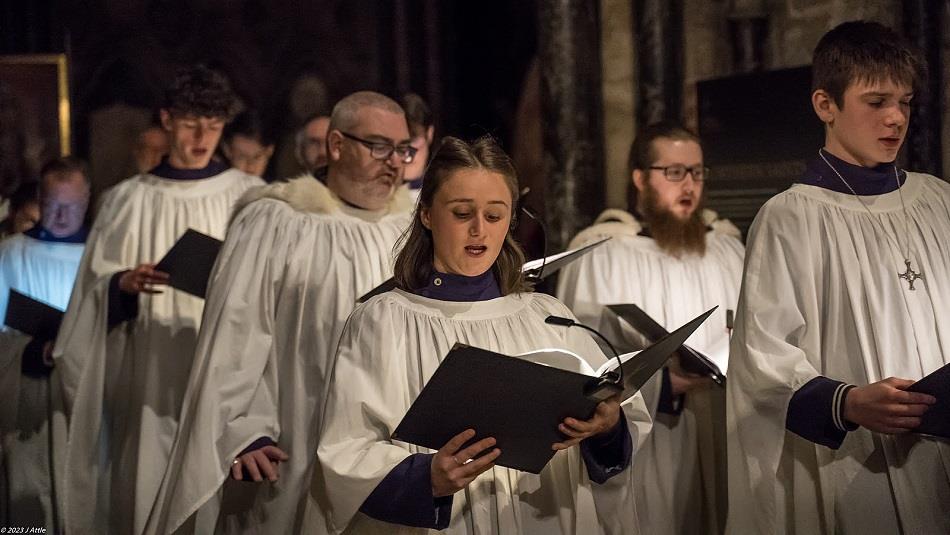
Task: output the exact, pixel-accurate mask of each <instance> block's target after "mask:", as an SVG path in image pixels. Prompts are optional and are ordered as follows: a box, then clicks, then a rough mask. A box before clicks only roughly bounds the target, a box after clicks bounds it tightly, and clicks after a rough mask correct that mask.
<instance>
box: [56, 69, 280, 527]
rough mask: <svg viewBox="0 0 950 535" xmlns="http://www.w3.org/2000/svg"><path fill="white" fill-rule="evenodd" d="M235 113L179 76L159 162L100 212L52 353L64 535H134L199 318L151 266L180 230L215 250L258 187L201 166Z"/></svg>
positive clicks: (160, 469)
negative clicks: (61, 438)
mask: <svg viewBox="0 0 950 535" xmlns="http://www.w3.org/2000/svg"><path fill="white" fill-rule="evenodd" d="M236 104H237V97H236V96H235V94H234V93H233V92H232V90H231V88H230V84H229V83H228V81H227V79H226V78H224V76H223V75H221V74H220V73H217V72H215V71H213V70H210V69H208V68H205V67H195V68H192V69H189V70H187V71H184V72H182V73H181V74H179V75H178V76H177V77H176V78H175V79H174V81H173V82H172V84H171V86H170V87H169V88H168V89H167V90H166V94H165V102H164V105H163V106H162V110H161V120H162V127H163V128H164V129H165V131H166V132H167V134H168V139H169V154H168V157H167V158H164V159H163V160H162V162H161V163H160V164H159V165H158V166H157V167H155V168H154V169H152V170H151V171H149V172H148V173H143V174H140V175H136V176H134V177H132V178H129V179H127V180H125V181H123V182H120V183H119V184H117V185H116V186H115V187H113V188H112V189H110V190H109V191H108V192H107V193H106V195H105V197H104V198H103V200H102V204H101V207H100V209H99V214H98V216H97V217H96V221H95V223H94V224H93V228H92V232H91V233H90V235H89V239H88V242H87V245H86V250H85V253H84V255H83V258H82V262H81V263H80V266H79V272H78V275H77V278H76V284H75V287H74V289H73V294H72V297H71V299H70V302H69V307H68V309H67V311H66V315H65V317H64V319H63V326H62V328H61V329H60V333H59V337H58V338H57V341H56V347H55V349H54V352H53V357H54V361H55V364H56V367H55V369H54V380H55V376H57V375H58V380H59V382H60V385H61V387H62V393H63V396H64V402H65V407H66V409H67V410H66V412H67V415H68V417H69V443H68V447H67V451H66V467H65V470H64V471H63V477H64V480H63V482H62V486H63V489H62V493H61V495H62V498H63V509H64V510H63V517H64V521H65V525H66V527H67V528H68V530H69V532H70V533H123V534H133V535H137V534H139V533H141V532H142V530H143V529H144V523H145V520H146V517H147V516H148V513H149V511H150V510H151V507H152V503H153V502H154V500H155V496H156V494H157V492H158V487H159V484H160V483H161V478H162V475H163V474H164V473H165V466H166V464H167V462H168V454H169V450H170V449H171V444H172V440H173V439H174V438H175V432H176V430H177V427H178V415H179V412H180V410H181V403H182V396H183V394H184V391H185V386H186V385H187V382H188V375H189V372H190V370H191V363H192V355H193V354H194V351H195V343H196V340H197V337H198V327H199V326H200V324H201V314H202V310H203V308H204V300H203V299H201V298H199V297H195V296H193V295H191V294H188V293H185V292H180V291H178V290H175V289H173V288H169V287H164V284H165V283H166V281H167V280H168V275H167V274H165V273H161V272H159V271H157V270H156V269H155V264H154V262H157V261H158V260H159V259H160V258H161V257H162V256H163V255H164V254H165V253H166V252H167V251H168V250H169V249H170V248H171V247H172V245H173V244H174V243H175V241H176V240H177V239H178V238H179V237H180V236H181V235H182V234H184V232H185V231H186V230H188V229H189V228H193V229H195V230H197V231H199V232H203V233H205V234H209V235H211V236H214V237H216V238H219V239H221V238H224V232H225V229H226V226H227V222H228V218H229V217H230V214H231V208H232V206H233V205H234V203H235V202H236V201H237V200H238V198H239V197H240V196H241V195H242V194H243V193H244V192H245V191H246V190H247V189H248V188H250V187H252V186H255V185H262V184H263V182H262V181H261V180H260V179H259V178H257V177H252V176H249V175H247V174H245V173H243V172H241V171H238V170H235V169H230V168H229V167H228V166H227V165H224V164H222V163H220V162H218V161H215V160H214V159H212V155H213V154H214V152H215V148H216V147H217V144H218V141H219V140H220V138H221V131H222V129H223V128H224V125H225V124H226V123H227V122H228V121H229V120H230V119H231V118H232V117H233V116H234V112H235V109H236Z"/></svg>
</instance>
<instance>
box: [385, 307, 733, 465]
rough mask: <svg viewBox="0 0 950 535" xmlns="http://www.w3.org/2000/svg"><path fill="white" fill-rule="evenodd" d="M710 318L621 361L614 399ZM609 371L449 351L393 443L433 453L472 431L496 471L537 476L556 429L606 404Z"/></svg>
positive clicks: (632, 389)
mask: <svg viewBox="0 0 950 535" xmlns="http://www.w3.org/2000/svg"><path fill="white" fill-rule="evenodd" d="M713 310H715V309H713ZM713 310H710V311H708V312H705V313H703V314H701V315H700V316H698V317H697V318H696V319H694V320H692V321H690V322H689V323H687V324H685V325H683V326H682V327H680V328H679V329H677V330H676V331H674V332H673V333H672V334H670V335H668V336H666V337H664V338H663V339H662V340H660V341H658V342H657V343H655V344H653V345H652V346H650V347H648V348H647V349H645V350H643V351H641V352H640V353H638V354H636V355H634V356H633V357H631V358H629V359H628V360H626V361H625V362H624V363H623V377H624V381H623V394H622V396H621V399H627V398H628V397H630V396H632V395H633V394H635V393H636V392H637V390H639V389H640V387H641V386H643V384H644V383H645V382H646V381H647V380H649V378H650V377H651V376H652V375H653V374H654V373H656V370H658V369H659V368H660V367H661V366H662V365H663V363H664V362H666V360H667V359H668V358H669V356H670V355H671V354H672V353H673V351H675V350H676V348H678V347H679V346H680V345H681V344H682V343H683V342H684V341H685V340H686V339H687V338H689V336H690V335H691V334H692V333H693V331H695V330H696V329H697V328H698V327H699V326H700V325H701V324H702V323H703V322H704V321H706V318H708V317H709V315H710V314H712V312H713ZM613 370H616V363H615V365H614V366H612V367H610V368H609V369H608V370H606V371H605V372H604V375H601V376H600V377H593V376H590V375H584V374H582V373H576V372H573V371H566V370H562V369H559V368H554V367H550V366H545V365H543V364H538V363H535V362H531V361H528V360H523V359H521V358H517V357H510V356H507V355H502V354H500V353H494V352H492V351H488V350H485V349H480V348H477V347H471V346H467V345H464V344H456V345H455V346H454V347H453V348H452V350H451V351H450V352H449V354H448V355H446V357H445V359H444V360H443V361H442V363H441V364H440V365H439V367H438V368H437V369H436V371H435V373H433V374H432V377H431V378H430V379H429V381H428V382H427V383H426V385H425V387H423V389H422V392H420V393H419V396H418V397H417V398H416V400H415V401H414V402H413V404H412V406H411V407H410V408H409V411H408V412H407V413H406V415H405V416H404V417H403V419H402V422H400V423H399V426H398V427H396V430H395V432H393V434H392V439H393V440H399V441H402V442H409V443H412V444H416V445H419V446H423V447H426V448H430V449H433V450H437V449H439V448H441V447H442V446H444V445H445V443H446V442H448V441H449V439H451V438H452V437H454V436H455V435H457V434H459V433H461V432H462V431H464V430H466V429H469V428H471V429H474V430H475V437H474V438H473V439H472V440H471V441H470V443H471V442H475V441H478V440H481V439H482V438H486V437H495V439H496V441H497V447H498V448H500V449H501V455H500V456H499V457H498V459H497V460H496V461H495V462H496V464H498V465H499V466H505V467H508V468H514V469H517V470H523V471H525V472H531V473H534V474H537V473H540V472H541V470H542V469H543V468H544V466H545V465H546V464H547V463H548V461H549V460H551V457H553V456H554V453H555V452H554V451H553V450H552V449H551V445H552V444H554V443H555V442H562V441H563V440H565V437H564V436H563V435H561V433H560V432H559V431H558V424H559V423H561V421H562V420H564V418H567V417H568V416H570V417H573V418H578V419H582V420H586V419H588V418H590V417H591V415H592V414H593V413H594V409H595V408H596V406H597V403H598V402H599V401H600V400H602V399H603V398H604V397H605V396H604V390H603V388H602V387H603V386H605V385H613V383H612V381H610V380H608V379H606V378H605V377H606V376H607V374H609V373H610V372H611V371H613ZM619 391H620V388H619V387H617V386H614V389H613V392H619Z"/></svg>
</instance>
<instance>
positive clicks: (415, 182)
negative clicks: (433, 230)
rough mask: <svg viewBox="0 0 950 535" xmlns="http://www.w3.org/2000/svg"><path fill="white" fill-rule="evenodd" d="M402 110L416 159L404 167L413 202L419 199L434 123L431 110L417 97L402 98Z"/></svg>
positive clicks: (405, 96) (433, 133)
mask: <svg viewBox="0 0 950 535" xmlns="http://www.w3.org/2000/svg"><path fill="white" fill-rule="evenodd" d="M400 104H402V109H404V110H406V122H407V123H409V134H410V135H411V136H412V146H413V147H415V148H416V151H417V152H416V157H415V158H413V160H412V163H410V164H408V165H407V166H406V175H405V183H406V185H407V186H408V187H409V194H410V196H411V197H412V200H413V202H415V201H417V200H418V199H419V192H420V191H421V190H422V174H423V173H424V172H425V170H426V165H427V164H428V163H429V152H430V148H431V147H432V141H433V139H434V136H435V121H433V119H432V110H430V109H429V105H428V104H426V101H425V100H423V99H422V97H420V96H419V95H417V94H415V93H406V94H405V95H403V97H402V102H400Z"/></svg>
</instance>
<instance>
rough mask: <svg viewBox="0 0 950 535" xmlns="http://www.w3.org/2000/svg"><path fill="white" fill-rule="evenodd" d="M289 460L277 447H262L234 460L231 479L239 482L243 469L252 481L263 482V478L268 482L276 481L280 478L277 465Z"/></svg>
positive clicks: (242, 476)
mask: <svg viewBox="0 0 950 535" xmlns="http://www.w3.org/2000/svg"><path fill="white" fill-rule="evenodd" d="M289 458H290V456H288V455H287V454H286V453H284V451H283V450H281V449H280V448H278V447H277V446H264V447H263V448H259V449H256V450H254V451H249V452H247V453H245V454H244V455H241V456H240V457H238V458H237V459H234V463H233V464H231V477H233V478H234V479H236V480H238V481H241V480H242V479H243V478H244V475H243V469H244V468H247V473H248V474H250V476H251V479H253V480H254V481H264V478H265V477H266V478H267V479H268V480H269V481H277V479H278V478H279V477H280V475H279V474H278V473H277V465H278V464H280V463H281V462H282V461H286V460H287V459H289Z"/></svg>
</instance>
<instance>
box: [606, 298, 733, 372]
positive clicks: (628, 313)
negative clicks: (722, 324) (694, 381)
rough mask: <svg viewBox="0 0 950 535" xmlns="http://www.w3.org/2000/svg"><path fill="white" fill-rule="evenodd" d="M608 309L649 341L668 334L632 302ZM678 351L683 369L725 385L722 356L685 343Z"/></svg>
mask: <svg viewBox="0 0 950 535" xmlns="http://www.w3.org/2000/svg"><path fill="white" fill-rule="evenodd" d="M607 309H608V310H610V311H611V312H613V313H614V314H616V315H617V316H618V317H620V318H621V319H622V320H624V322H626V323H627V324H629V325H630V326H631V327H633V328H634V329H635V330H636V331H637V332H639V333H640V334H641V335H643V337H644V338H646V339H647V341H649V342H656V341H657V340H660V339H661V338H663V337H664V336H666V335H667V332H666V329H664V328H663V326H662V325H660V324H659V323H657V321H656V320H655V319H653V318H652V317H650V315H649V314H647V313H646V312H644V311H643V309H641V308H640V307H638V306H637V305H634V304H632V303H630V304H623V305H607ZM676 353H677V355H679V357H680V359H679V363H680V366H682V368H683V371H686V372H688V373H693V374H696V375H701V376H703V377H709V378H711V379H712V380H713V381H714V382H715V383H716V384H718V385H719V386H725V384H726V373H725V370H726V365H727V364H728V362H727V361H725V360H724V359H722V358H721V357H720V358H719V359H716V358H714V357H712V356H709V355H706V354H704V353H702V352H700V351H697V350H695V349H693V348H692V347H689V346H688V345H685V344H684V345H682V346H681V347H679V348H678V349H677V350H676ZM717 361H718V362H717Z"/></svg>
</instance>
